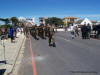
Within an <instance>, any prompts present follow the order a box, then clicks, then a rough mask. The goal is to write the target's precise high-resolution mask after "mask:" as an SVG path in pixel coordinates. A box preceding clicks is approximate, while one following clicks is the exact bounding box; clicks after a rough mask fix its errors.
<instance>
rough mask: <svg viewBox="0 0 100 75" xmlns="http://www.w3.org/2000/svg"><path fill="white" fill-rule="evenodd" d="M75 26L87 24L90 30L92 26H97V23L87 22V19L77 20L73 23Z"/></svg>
mask: <svg viewBox="0 0 100 75" xmlns="http://www.w3.org/2000/svg"><path fill="white" fill-rule="evenodd" d="M75 24H76V25H78V26H81V25H88V24H89V25H90V26H91V28H92V26H93V25H97V24H98V21H93V20H89V19H88V18H85V19H79V20H78V21H77V22H75Z"/></svg>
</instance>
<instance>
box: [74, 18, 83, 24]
mask: <svg viewBox="0 0 100 75" xmlns="http://www.w3.org/2000/svg"><path fill="white" fill-rule="evenodd" d="M82 21H83V19H80V20H78V21H76V22H75V23H76V24H81V23H82Z"/></svg>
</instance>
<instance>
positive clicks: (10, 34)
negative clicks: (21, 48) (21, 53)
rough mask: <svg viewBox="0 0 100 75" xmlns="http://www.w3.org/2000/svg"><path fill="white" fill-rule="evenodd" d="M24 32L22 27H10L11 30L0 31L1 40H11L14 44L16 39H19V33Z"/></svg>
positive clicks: (2, 29)
mask: <svg viewBox="0 0 100 75" xmlns="http://www.w3.org/2000/svg"><path fill="white" fill-rule="evenodd" d="M18 32H21V33H22V32H23V28H22V27H16V26H10V27H9V28H1V29H0V39H1V40H4V39H8V38H10V39H11V43H14V40H15V38H17V33H18Z"/></svg>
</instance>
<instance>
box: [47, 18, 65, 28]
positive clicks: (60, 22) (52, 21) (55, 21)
mask: <svg viewBox="0 0 100 75" xmlns="http://www.w3.org/2000/svg"><path fill="white" fill-rule="evenodd" d="M48 23H50V24H54V25H55V26H56V27H59V26H63V25H64V22H63V20H62V19H60V18H57V17H51V18H48V19H46V24H48Z"/></svg>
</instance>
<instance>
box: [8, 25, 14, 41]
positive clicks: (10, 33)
mask: <svg viewBox="0 0 100 75" xmlns="http://www.w3.org/2000/svg"><path fill="white" fill-rule="evenodd" d="M9 36H10V38H11V43H13V40H14V30H13V28H12V27H10V30H9Z"/></svg>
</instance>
